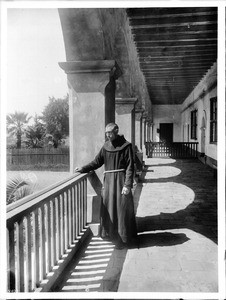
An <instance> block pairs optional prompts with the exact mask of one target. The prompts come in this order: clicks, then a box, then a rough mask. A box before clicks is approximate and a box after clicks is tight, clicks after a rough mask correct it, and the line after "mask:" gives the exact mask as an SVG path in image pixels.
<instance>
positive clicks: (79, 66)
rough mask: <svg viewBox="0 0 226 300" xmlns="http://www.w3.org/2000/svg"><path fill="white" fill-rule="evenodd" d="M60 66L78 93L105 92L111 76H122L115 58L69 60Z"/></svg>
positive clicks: (115, 77)
mask: <svg viewBox="0 0 226 300" xmlns="http://www.w3.org/2000/svg"><path fill="white" fill-rule="evenodd" d="M59 66H60V67H61V69H63V70H64V72H65V73H66V74H67V76H68V81H69V82H70V84H71V86H72V87H73V88H74V89H75V91H76V92H78V93H84V92H85V93H87V92H102V93H103V92H104V89H105V87H106V85H107V84H108V82H109V81H110V79H111V78H114V79H117V78H118V77H119V76H121V70H120V68H119V66H118V64H117V63H116V61H115V60H95V61H67V62H59Z"/></svg>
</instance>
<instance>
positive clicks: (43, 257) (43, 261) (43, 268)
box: [40, 205, 46, 280]
mask: <svg viewBox="0 0 226 300" xmlns="http://www.w3.org/2000/svg"><path fill="white" fill-rule="evenodd" d="M45 242H46V234H45V207H44V205H42V206H41V207H40V259H41V269H40V271H41V272H40V273H41V280H43V279H44V278H45V276H46V251H45Z"/></svg>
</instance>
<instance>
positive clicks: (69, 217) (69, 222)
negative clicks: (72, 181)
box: [67, 187, 72, 247]
mask: <svg viewBox="0 0 226 300" xmlns="http://www.w3.org/2000/svg"><path fill="white" fill-rule="evenodd" d="M67 194H68V246H69V247H70V246H71V244H72V208H71V206H72V200H71V198H72V196H71V187H69V188H68V190H67Z"/></svg>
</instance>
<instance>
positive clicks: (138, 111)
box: [135, 108, 145, 121]
mask: <svg viewBox="0 0 226 300" xmlns="http://www.w3.org/2000/svg"><path fill="white" fill-rule="evenodd" d="M144 111H145V110H144V109H143V108H136V109H135V118H136V119H137V120H139V121H140V120H141V118H142V116H143V113H144Z"/></svg>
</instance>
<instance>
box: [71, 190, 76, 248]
mask: <svg viewBox="0 0 226 300" xmlns="http://www.w3.org/2000/svg"><path fill="white" fill-rule="evenodd" d="M71 196H72V197H71V201H72V242H73V243H74V241H75V239H76V231H75V229H76V228H75V186H73V187H72V188H71Z"/></svg>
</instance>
